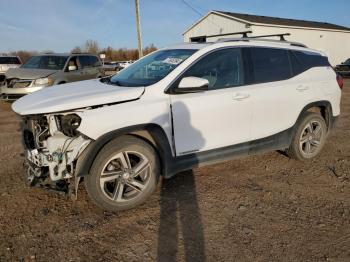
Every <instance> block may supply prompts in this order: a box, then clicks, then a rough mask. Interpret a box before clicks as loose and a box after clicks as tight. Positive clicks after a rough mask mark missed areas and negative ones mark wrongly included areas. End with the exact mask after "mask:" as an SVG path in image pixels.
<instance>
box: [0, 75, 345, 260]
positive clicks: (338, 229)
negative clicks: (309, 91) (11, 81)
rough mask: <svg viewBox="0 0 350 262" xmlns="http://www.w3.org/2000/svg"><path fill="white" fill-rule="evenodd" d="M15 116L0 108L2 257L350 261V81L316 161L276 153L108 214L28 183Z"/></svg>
mask: <svg viewBox="0 0 350 262" xmlns="http://www.w3.org/2000/svg"><path fill="white" fill-rule="evenodd" d="M20 154H21V145H20V133H19V119H18V118H17V117H16V116H15V114H14V113H12V112H11V111H10V107H9V106H8V105H6V104H1V105H0V196H1V198H0V261H13V260H14V261H18V260H22V261H155V260H157V261H175V260H179V261H184V260H186V261H204V260H207V261H350V188H349V185H350V180H349V179H350V81H347V84H346V86H345V88H344V91H343V101H342V115H341V119H340V122H339V124H338V128H337V129H336V130H335V131H334V132H333V133H332V135H331V136H330V137H329V139H328V143H327V145H326V147H325V149H324V150H323V153H322V155H321V156H320V157H318V158H317V159H315V160H313V161H311V162H307V163H301V162H297V161H294V160H290V159H288V158H287V157H286V156H284V155H282V154H280V153H277V152H272V153H268V154H264V155H260V156H254V157H249V158H245V159H242V160H235V161H231V162H227V163H224V164H217V165H214V166H211V167H204V168H199V169H196V170H194V171H193V172H186V173H182V174H179V175H178V176H176V177H175V178H173V179H170V180H166V181H162V183H161V185H160V186H159V188H158V190H157V192H156V193H155V194H154V195H153V197H152V198H151V199H150V200H149V201H148V202H147V203H146V204H145V205H143V206H142V207H140V208H138V209H134V210H131V211H126V212H121V213H118V214H112V213H107V212H103V211H102V210H100V209H98V208H97V207H95V206H94V205H93V204H92V203H91V202H90V201H89V199H88V197H87V194H86V192H85V190H84V188H83V186H82V187H81V188H80V191H79V199H78V201H75V202H74V201H71V200H69V199H65V198H64V197H63V196H61V195H58V194H53V193H49V192H46V191H43V190H40V189H31V188H27V187H26V186H25V185H24V178H23V175H24V173H25V170H24V169H23V167H22V163H23V156H20Z"/></svg>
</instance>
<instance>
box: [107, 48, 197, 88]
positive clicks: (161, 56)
mask: <svg viewBox="0 0 350 262" xmlns="http://www.w3.org/2000/svg"><path fill="white" fill-rule="evenodd" d="M196 51H197V50H195V49H168V50H160V51H156V52H154V53H152V54H150V55H148V56H146V57H145V58H142V59H140V60H139V61H137V62H135V63H133V64H131V65H130V66H128V67H127V68H125V69H124V70H122V71H121V72H120V73H119V74H117V75H114V76H113V77H111V79H110V83H111V84H114V85H118V86H149V85H152V84H154V83H157V82H158V81H160V80H161V79H163V78H164V77H165V76H167V75H168V74H169V73H170V72H171V71H173V70H174V69H175V68H176V67H177V66H178V65H180V64H181V63H182V62H183V61H185V60H186V59H187V58H188V57H190V56H191V55H192V54H193V53H195V52H196Z"/></svg>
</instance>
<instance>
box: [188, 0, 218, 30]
mask: <svg viewBox="0 0 350 262" xmlns="http://www.w3.org/2000/svg"><path fill="white" fill-rule="evenodd" d="M181 1H182V2H183V3H184V4H185V5H186V6H187V7H188V8H190V9H191V10H192V11H193V12H195V13H196V14H198V15H200V16H202V17H203V16H204V14H202V13H201V12H200V11H199V10H198V9H196V8H195V7H194V6H192V5H191V4H190V3H188V2H187V1H186V0H181ZM208 21H209V22H210V23H211V24H213V25H215V26H217V27H218V28H219V29H220V30H222V28H221V26H219V25H218V24H216V23H214V22H213V21H211V20H210V19H208Z"/></svg>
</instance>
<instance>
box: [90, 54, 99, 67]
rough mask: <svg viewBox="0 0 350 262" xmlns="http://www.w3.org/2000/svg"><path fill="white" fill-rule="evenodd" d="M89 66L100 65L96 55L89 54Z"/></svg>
mask: <svg viewBox="0 0 350 262" xmlns="http://www.w3.org/2000/svg"><path fill="white" fill-rule="evenodd" d="M90 62H91V66H93V67H95V66H101V62H100V60H99V59H98V58H97V57H96V56H90Z"/></svg>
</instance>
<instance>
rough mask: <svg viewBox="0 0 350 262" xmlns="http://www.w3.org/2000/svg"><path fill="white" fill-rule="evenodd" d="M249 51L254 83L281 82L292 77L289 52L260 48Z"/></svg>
mask: <svg viewBox="0 0 350 262" xmlns="http://www.w3.org/2000/svg"><path fill="white" fill-rule="evenodd" d="M249 49H250V55H251V61H252V65H253V82H254V83H266V82H273V81H281V80H285V79H288V78H290V77H291V76H292V72H291V67H290V63H289V57H288V51H287V50H284V49H277V48H276V49H275V48H260V47H253V48H249Z"/></svg>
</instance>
